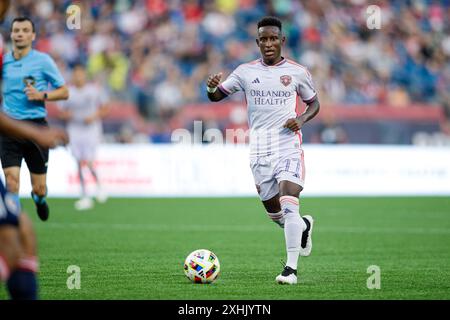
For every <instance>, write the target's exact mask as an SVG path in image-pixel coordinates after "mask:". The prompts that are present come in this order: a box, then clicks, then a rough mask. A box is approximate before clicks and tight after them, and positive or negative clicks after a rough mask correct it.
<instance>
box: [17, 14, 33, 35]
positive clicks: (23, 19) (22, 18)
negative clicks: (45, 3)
mask: <svg viewBox="0 0 450 320" xmlns="http://www.w3.org/2000/svg"><path fill="white" fill-rule="evenodd" d="M24 21H30V23H31V29H32V30H33V32H36V29H35V27H34V22H33V20H31V19H30V18H28V17H25V16H22V17H16V18H14V20H13V21H12V22H11V31H12V28H13V25H14V22H24Z"/></svg>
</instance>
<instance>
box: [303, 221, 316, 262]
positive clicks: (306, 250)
mask: <svg viewBox="0 0 450 320" xmlns="http://www.w3.org/2000/svg"><path fill="white" fill-rule="evenodd" d="M303 219H304V220H308V222H309V228H308V223H306V222H305V223H306V225H307V228H306V230H305V231H303V234H302V242H301V245H300V256H302V257H307V256H309V255H310V254H311V249H312V238H311V235H312V231H313V225H314V219H313V218H312V217H311V216H308V215H307V216H303Z"/></svg>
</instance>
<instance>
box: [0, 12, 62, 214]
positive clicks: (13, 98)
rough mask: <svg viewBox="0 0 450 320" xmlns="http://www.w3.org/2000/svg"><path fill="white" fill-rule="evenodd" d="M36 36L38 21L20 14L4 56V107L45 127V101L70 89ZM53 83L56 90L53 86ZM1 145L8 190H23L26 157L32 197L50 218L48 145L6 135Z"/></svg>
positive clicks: (12, 116) (24, 118) (1, 156)
mask: <svg viewBox="0 0 450 320" xmlns="http://www.w3.org/2000/svg"><path fill="white" fill-rule="evenodd" d="M35 38H36V33H35V28H34V24H33V22H32V21H31V20H30V19H29V18H27V17H18V18H15V19H14V20H13V21H12V24H11V40H12V45H13V50H12V52H10V53H7V54H6V55H5V56H4V57H3V111H4V112H5V113H6V114H7V115H8V116H10V117H11V118H13V119H16V120H19V121H24V122H29V123H34V124H36V125H39V126H41V127H45V126H47V120H46V116H47V111H46V108H45V102H46V101H55V100H63V99H67V98H68V96H69V91H68V90H67V87H66V86H65V85H64V79H63V77H62V76H61V74H60V72H59V71H58V69H57V67H56V64H55V62H54V61H53V59H52V58H51V57H50V56H49V55H47V54H45V53H42V52H39V51H37V50H34V49H33V48H32V43H33V41H34V40H35ZM49 84H51V86H52V87H53V90H49ZM0 147H1V153H0V158H1V161H2V167H3V171H4V173H5V177H6V185H7V188H8V190H9V191H10V192H12V193H15V194H18V193H19V177H20V166H21V164H22V159H25V162H26V163H27V166H28V169H29V171H30V176H31V184H32V192H31V197H32V198H33V201H34V203H35V204H36V209H37V213H38V216H39V218H40V219H41V220H42V221H45V220H47V219H48V216H49V208H48V205H47V201H46V199H45V197H46V195H47V185H46V180H47V163H48V154H49V151H48V148H43V147H40V146H38V145H37V144H36V143H34V142H33V141H30V140H27V139H17V138H11V137H3V138H2V139H1V144H0Z"/></svg>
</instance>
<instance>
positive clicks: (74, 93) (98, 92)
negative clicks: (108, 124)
mask: <svg viewBox="0 0 450 320" xmlns="http://www.w3.org/2000/svg"><path fill="white" fill-rule="evenodd" d="M69 92H70V94H69V99H68V100H66V101H60V102H58V105H59V107H60V108H61V109H66V110H70V111H71V112H72V118H71V119H70V120H69V121H68V123H67V132H68V133H69V139H70V148H71V150H72V152H73V153H74V155H75V157H76V158H77V159H81V160H92V159H93V157H94V154H95V149H96V147H97V144H98V143H100V140H101V136H102V123H101V120H98V119H97V120H95V121H93V122H91V123H90V124H86V123H85V119H86V118H87V117H89V116H91V115H93V114H94V113H96V112H97V110H98V109H99V108H100V107H101V106H102V105H103V104H105V103H106V102H107V96H106V93H105V91H104V90H103V89H102V88H101V87H100V86H97V85H95V84H91V83H89V84H86V85H84V86H83V87H81V88H78V87H76V86H72V85H71V86H69Z"/></svg>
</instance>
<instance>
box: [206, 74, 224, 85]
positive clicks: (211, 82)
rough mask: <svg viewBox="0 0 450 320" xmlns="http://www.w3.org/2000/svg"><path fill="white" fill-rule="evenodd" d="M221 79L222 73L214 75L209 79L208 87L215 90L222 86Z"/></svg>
mask: <svg viewBox="0 0 450 320" xmlns="http://www.w3.org/2000/svg"><path fill="white" fill-rule="evenodd" d="M221 79H222V72H219V73H216V74H212V75H210V76H209V77H208V80H207V81H206V85H207V86H208V87H210V88H215V87H217V86H218V85H219V84H220V80H221Z"/></svg>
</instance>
